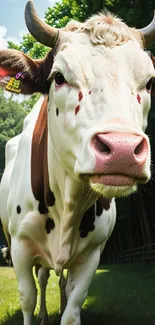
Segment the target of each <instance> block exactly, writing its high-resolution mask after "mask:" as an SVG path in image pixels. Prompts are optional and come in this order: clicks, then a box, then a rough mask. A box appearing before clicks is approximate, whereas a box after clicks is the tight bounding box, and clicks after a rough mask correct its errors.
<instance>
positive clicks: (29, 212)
mask: <svg viewBox="0 0 155 325" xmlns="http://www.w3.org/2000/svg"><path fill="white" fill-rule="evenodd" d="M46 104H47V100H46V99H44V98H43V97H42V98H41V99H40V100H39V102H38V103H37V104H36V105H35V107H34V109H33V110H32V112H31V113H30V114H29V115H28V116H27V117H26V119H25V125H24V129H23V132H22V133H21V134H20V135H19V136H17V137H15V138H13V139H11V140H10V141H9V142H8V143H7V148H6V161H7V164H6V169H5V173H4V175H3V178H2V182H1V188H0V196H1V198H2V199H3V205H2V207H1V219H2V222H3V227H4V230H5V232H6V233H7V232H8V229H9V233H11V236H12V244H13V240H14V238H15V241H16V240H17V241H21V242H22V241H23V242H25V245H27V242H29V244H30V246H29V252H30V251H31V254H32V256H33V261H34V265H35V264H37V263H38V264H43V265H45V266H46V267H48V268H54V269H55V270H57V267H58V266H59V264H58V262H57V259H58V256H59V255H60V251H61V247H62V248H63V245H64V248H65V250H66V253H68V254H69V256H67V259H66V262H67V264H65V265H64V261H63V262H61V264H60V270H58V273H59V274H60V272H61V270H62V266H63V267H68V266H69V267H70V266H71V265H73V264H75V263H77V264H81V263H82V262H83V261H84V260H85V259H86V257H87V255H88V254H89V252H90V251H91V250H92V247H96V246H99V245H104V244H105V243H106V240H107V238H108V237H109V235H110V233H111V232H112V230H113V227H114V224H115V217H116V213H115V203H114V200H112V202H111V203H110V201H109V200H108V199H107V200H106V199H104V200H103V199H102V198H101V200H97V203H96V204H95V205H93V206H92V204H91V202H92V197H91V196H90V197H89V200H88V192H89V189H88V190H87V189H85V190H84V191H82V188H81V191H80V194H79V189H78V188H77V190H78V192H77V193H78V195H79V198H78V199H79V202H78V203H77V202H75V207H74V204H73V201H72V199H70V201H71V202H68V204H69V203H70V204H72V207H71V209H70V210H69V213H73V215H74V214H75V213H76V219H74V220H73V224H72V219H71V220H70V218H69V219H68V220H67V219H66V220H65V221H66V222H65V227H66V229H65V230H64V232H65V233H62V235H60V232H61V227H63V225H62V223H63V221H64V219H65V217H66V216H64V219H63V218H62V217H61V216H62V215H63V213H64V205H65V201H64V196H65V194H62V193H63V191H64V186H65V182H67V181H68V177H67V176H68V175H67V174H66V173H65V172H64V170H63V169H62V167H61V164H59V161H58V159H57V158H56V157H55V154H54V152H53V155H52V157H51V162H52V165H53V170H52V169H51V172H52V183H53V184H54V185H53V186H52V189H53V197H54V199H53V201H52V200H51V206H48V208H47V207H46V202H47V197H46V195H45V200H44V198H43V197H44V193H43V192H44V191H46V186H48V185H47V184H45V183H44V184H43V178H44V172H45V170H44V171H43V169H42V166H40V165H41V164H42V162H41V161H42V158H43V157H44V150H46V149H45V143H43V142H44V141H43V140H42V139H41V137H42V135H41V134H40V130H39V131H38V128H37V131H38V133H37V134H36V136H37V140H36V142H35V143H34V145H35V146H37V145H38V146H39V145H40V143H39V144H38V140H39V142H42V146H41V152H40V153H39V157H37V159H39V158H40V159H39V160H36V161H35V162H33V161H32V147H33V146H34V145H33V141H32V140H33V139H34V137H35V136H34V135H35V133H34V131H35V128H36V126H37V125H38V124H40V125H41V126H42V127H41V131H42V129H43V124H44V121H45V116H46V115H47V105H46ZM43 111H44V112H45V114H42V112H43ZM40 112H41V114H40ZM42 118H43V120H42ZM45 125H46V124H45ZM45 127H46V126H45ZM40 139H41V140H40ZM25 149H26V150H25ZM37 151H39V150H37ZM21 156H22V157H24V159H23V163H22V165H21V159H20V157H21ZM33 156H34V154H33ZM46 158H47V156H46ZM34 159H35V157H34ZM33 164H34V169H33V172H32V165H33ZM45 165H46V163H45ZM38 167H39V170H38V169H37V168H38ZM35 168H36V171H37V172H36V175H34V174H35ZM45 173H46V172H45ZM65 174H66V175H65ZM33 178H34V180H32V179H33ZM17 179H18V180H19V179H20V181H18V182H16V181H15V180H17ZM30 179H31V182H30ZM34 181H35V182H36V183H37V185H38V188H37V190H38V193H37V194H38V197H39V196H40V193H41V194H42V197H41V196H40V197H41V198H42V202H41V203H40V202H39V208H38V200H36V198H35V196H34V193H35V191H34V193H33V190H32V183H33V182H34ZM6 184H7V186H6ZM58 185H59V188H58ZM23 187H24V189H25V191H24V192H23ZM67 190H69V184H68V188H67V189H66V191H67ZM47 192H48V190H47ZM35 194H36V193H35ZM37 194H36V196H37ZM75 194H76V188H75V189H74V192H72V193H70V197H71V196H72V195H75ZM92 196H94V194H93V193H92ZM48 197H49V195H48ZM70 197H69V198H70ZM43 201H44V202H43ZM81 201H82V203H83V201H84V203H83V204H81ZM49 202H50V201H49ZM49 204H50V203H49ZM77 204H78V205H79V206H78V207H77V206H76V205H77ZM90 206H91V208H90ZM80 207H81V211H80ZM88 208H90V209H89V210H88ZM47 209H48V210H49V211H46V210H47ZM39 210H40V211H39ZM87 210H88V211H87ZM14 211H15V212H16V213H14ZM84 211H87V215H86V214H85V215H84V218H83V214H84ZM3 216H4V217H3ZM6 216H7V218H6ZM49 218H50V219H49ZM85 218H88V220H84V219H85ZM67 221H68V222H69V224H68V225H67ZM72 228H73V230H72ZM67 232H68V233H69V235H70V236H74V240H73V239H72V240H71V239H69V240H68V243H69V245H71V249H69V250H68V252H67V248H66V247H65V245H66V243H65V242H64V243H63V244H62V243H61V241H60V239H61V236H66V233H67ZM81 238H82V239H81ZM18 244H19V243H18ZM73 245H74V246H73ZM30 247H31V249H30ZM15 249H17V247H16V246H15ZM100 250H101V251H102V246H101V247H100Z"/></svg>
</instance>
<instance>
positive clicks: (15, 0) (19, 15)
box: [0, 0, 60, 49]
mask: <svg viewBox="0 0 155 325" xmlns="http://www.w3.org/2000/svg"><path fill="white" fill-rule="evenodd" d="M0 1H1V10H0V49H2V48H5V47H6V46H7V40H12V41H14V42H16V43H19V41H20V40H21V37H22V35H23V34H25V33H26V32H27V28H26V26H25V22H24V7H25V4H26V2H27V0H0ZM55 2H56V0H34V3H35V6H36V9H37V12H38V15H39V17H40V18H44V13H45V11H47V9H48V7H50V6H53V5H54V3H55ZM57 2H60V0H57Z"/></svg>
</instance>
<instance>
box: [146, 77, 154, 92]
mask: <svg viewBox="0 0 155 325" xmlns="http://www.w3.org/2000/svg"><path fill="white" fill-rule="evenodd" d="M152 82H153V80H152V78H151V79H150V80H149V81H148V83H147V84H146V89H147V90H148V91H149V90H151V88H152Z"/></svg>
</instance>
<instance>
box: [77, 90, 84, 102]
mask: <svg viewBox="0 0 155 325" xmlns="http://www.w3.org/2000/svg"><path fill="white" fill-rule="evenodd" d="M78 97H79V102H80V101H81V100H82V98H83V94H82V91H80V92H79V94H78Z"/></svg>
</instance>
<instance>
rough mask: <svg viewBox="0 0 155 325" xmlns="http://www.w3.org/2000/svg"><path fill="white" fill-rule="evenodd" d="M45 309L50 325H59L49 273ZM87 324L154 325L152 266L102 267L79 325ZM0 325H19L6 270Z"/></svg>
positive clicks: (1, 271)
mask: <svg viewBox="0 0 155 325" xmlns="http://www.w3.org/2000/svg"><path fill="white" fill-rule="evenodd" d="M47 308H48V312H49V315H50V324H52V325H58V324H59V323H60V318H59V315H58V309H59V291H58V279H57V277H56V276H55V275H54V273H53V272H52V271H51V277H50V280H49V283H48V289H47ZM37 313H38V306H37V307H36V310H35V315H37ZM36 320H37V318H36V317H35V318H34V324H36ZM87 324H88V325H155V265H142V264H141V265H108V266H104V267H101V268H100V269H99V270H98V271H97V272H96V275H95V278H94V280H93V282H92V285H91V288H90V290H89V295H88V298H87V299H86V301H85V303H84V306H83V311H82V325H87ZM0 325H22V313H21V311H20V306H19V298H18V291H17V282H16V278H15V275H14V271H13V269H12V268H7V267H1V268H0Z"/></svg>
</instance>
